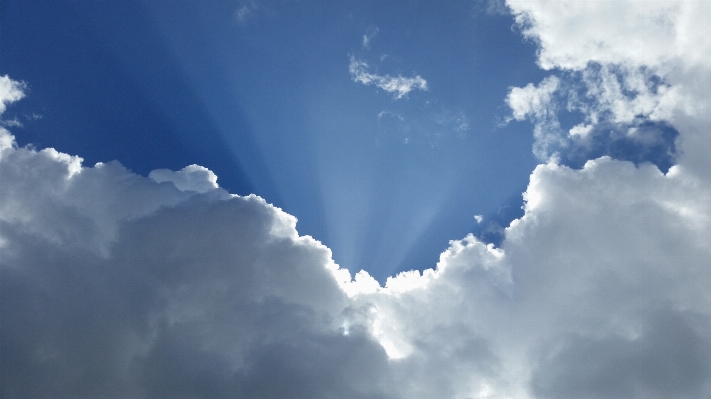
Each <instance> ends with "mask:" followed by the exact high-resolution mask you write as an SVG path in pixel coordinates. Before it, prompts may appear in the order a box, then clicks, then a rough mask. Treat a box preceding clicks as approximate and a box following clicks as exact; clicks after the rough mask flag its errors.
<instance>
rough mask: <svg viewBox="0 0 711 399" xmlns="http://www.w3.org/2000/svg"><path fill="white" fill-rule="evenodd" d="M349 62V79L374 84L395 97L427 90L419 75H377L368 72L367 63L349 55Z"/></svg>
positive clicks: (424, 81) (425, 82)
mask: <svg viewBox="0 0 711 399" xmlns="http://www.w3.org/2000/svg"><path fill="white" fill-rule="evenodd" d="M350 58H351V63H350V66H349V67H348V70H349V71H350V73H351V79H353V81H354V82H358V83H363V84H364V85H375V86H376V87H379V88H381V89H383V90H385V91H386V92H388V93H392V94H393V96H394V97H395V99H399V98H402V97H405V96H407V94H408V93H409V92H411V91H412V90H416V89H419V90H424V91H427V81H426V80H425V79H423V78H422V77H421V76H420V75H416V76H414V77H412V78H406V77H404V76H401V75H398V76H390V75H378V74H374V73H370V72H368V69H369V68H370V67H369V66H368V64H367V63H365V62H363V61H358V60H356V59H355V57H353V56H351V57H350Z"/></svg>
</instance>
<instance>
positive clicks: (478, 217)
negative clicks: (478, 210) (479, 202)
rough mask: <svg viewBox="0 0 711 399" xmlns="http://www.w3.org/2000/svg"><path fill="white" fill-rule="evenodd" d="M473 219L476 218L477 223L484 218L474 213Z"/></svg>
mask: <svg viewBox="0 0 711 399" xmlns="http://www.w3.org/2000/svg"><path fill="white" fill-rule="evenodd" d="M474 220H476V222H477V223H481V221H482V220H484V216H482V215H474Z"/></svg>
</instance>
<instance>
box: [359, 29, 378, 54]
mask: <svg viewBox="0 0 711 399" xmlns="http://www.w3.org/2000/svg"><path fill="white" fill-rule="evenodd" d="M379 30H380V29H378V28H375V27H372V28H368V31H367V32H365V35H363V47H364V48H366V49H369V48H370V42H371V41H372V40H373V39H375V36H377V35H378V31H379Z"/></svg>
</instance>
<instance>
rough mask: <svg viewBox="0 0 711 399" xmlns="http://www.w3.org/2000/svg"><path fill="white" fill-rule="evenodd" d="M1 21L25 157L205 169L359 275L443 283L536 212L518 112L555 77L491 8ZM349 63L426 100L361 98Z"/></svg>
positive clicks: (57, 8)
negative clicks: (458, 258) (527, 200)
mask: <svg viewBox="0 0 711 399" xmlns="http://www.w3.org/2000/svg"><path fill="white" fill-rule="evenodd" d="M3 18H4V19H3V32H2V33H3V46H2V49H1V51H2V53H1V56H2V58H1V60H2V68H3V73H8V74H9V75H10V76H13V77H14V78H15V79H20V80H23V81H25V82H28V84H29V91H28V93H29V95H28V97H27V100H26V101H23V102H22V103H20V104H18V106H17V107H16V108H14V109H13V110H12V111H13V112H14V113H15V114H16V115H18V116H19V118H20V119H22V121H23V125H24V126H23V128H22V129H20V130H18V131H17V134H16V136H17V139H18V142H19V143H20V144H27V143H32V144H33V145H35V146H37V147H38V148H43V147H54V148H56V149H58V150H60V151H64V152H68V153H71V154H81V156H82V157H83V158H84V159H85V162H86V164H88V165H92V164H94V163H96V162H107V161H110V160H114V159H115V160H118V161H119V162H121V163H122V164H123V165H125V166H126V167H127V168H129V169H131V170H132V171H134V172H135V173H138V174H141V175H144V176H145V175H147V174H148V172H150V171H151V170H153V169H158V168H170V169H175V170H177V169H180V168H182V167H183V166H185V165H189V164H199V165H203V166H205V167H207V168H209V169H211V170H212V171H214V172H215V173H216V174H217V175H218V177H219V184H220V186H221V187H223V188H225V189H227V190H228V191H230V192H232V193H237V194H242V195H245V194H249V193H256V194H258V195H260V196H262V197H263V198H265V199H266V200H267V201H268V202H270V203H273V204H275V205H276V206H278V207H281V208H282V209H284V210H285V211H286V212H288V213H290V214H292V215H295V216H296V217H298V218H299V225H298V226H299V227H298V228H299V231H300V232H301V233H302V234H309V235H312V236H313V237H315V238H316V239H318V240H321V241H322V242H324V243H325V244H326V245H328V246H329V247H330V248H332V250H333V251H334V257H335V260H336V261H337V262H338V263H339V264H341V265H342V266H344V267H347V268H349V269H350V270H351V271H353V272H356V271H358V270H360V269H365V270H368V271H369V272H371V273H372V274H373V275H375V276H377V277H378V279H384V278H385V277H387V276H390V275H393V274H394V273H395V272H398V271H401V270H409V269H413V268H414V269H420V270H422V269H424V268H429V267H432V266H433V265H434V264H435V263H436V262H437V259H438V257H439V254H440V252H442V250H444V249H445V248H446V247H447V245H448V242H449V240H452V239H456V238H458V237H462V236H464V235H466V233H468V232H475V233H477V234H479V235H482V236H484V235H485V236H486V237H485V238H486V239H488V240H494V241H497V242H498V241H500V237H501V236H500V233H498V234H494V233H493V232H494V231H496V230H495V229H492V226H491V225H490V223H497V225H501V226H506V225H507V224H508V222H509V221H510V220H511V219H513V217H518V216H520V215H521V214H522V211H521V209H520V208H521V206H522V199H521V193H522V192H523V191H524V190H525V187H526V184H527V182H528V174H529V173H530V170H531V169H532V168H533V166H534V165H535V163H536V161H535V159H534V157H533V155H532V153H531V145H532V137H531V135H530V125H528V124H525V123H511V124H509V125H506V126H503V124H502V122H503V121H504V120H505V118H506V117H507V116H508V114H509V113H510V111H509V110H508V108H507V107H506V104H505V102H504V100H505V97H506V94H507V92H508V89H509V87H510V86H520V85H525V84H526V83H528V82H531V81H538V80H540V79H541V78H542V77H543V74H542V73H541V71H540V70H539V68H537V67H536V65H535V50H536V49H535V45H534V43H532V42H531V41H525V40H522V37H521V35H520V32H519V31H517V29H515V28H514V27H513V19H512V17H511V16H510V15H505V14H496V13H491V10H490V9H489V8H487V6H486V5H485V4H482V3H477V2H469V1H459V2H446V3H443V4H440V3H434V2H407V3H405V4H402V3H398V2H346V1H344V2H341V1H339V2H333V3H325V2H243V3H239V2H237V3H235V2H232V1H229V2H207V3H196V2H135V1H130V2H120V3H115V2H68V3H67V2H49V3H42V4H40V3H34V2H13V1H8V2H4V4H3ZM365 37H368V39H367V45H366V43H364V40H365V39H364V38H365ZM352 59H354V60H357V61H359V62H364V63H367V65H368V72H370V73H374V74H380V75H392V76H402V77H407V78H410V77H414V76H421V77H422V78H423V79H424V80H426V85H427V90H426V91H425V90H418V89H415V90H413V91H411V92H409V93H407V95H405V96H402V98H397V97H396V95H393V94H392V93H389V92H386V91H385V90H383V89H380V88H378V87H376V86H374V85H364V84H361V83H358V82H356V81H354V80H353V77H352V75H351V74H350V72H349V65H350V63H351V60H352ZM32 115H35V116H37V117H38V118H32V117H31V116H32ZM23 118H24V119H23ZM474 215H483V216H484V221H483V222H482V223H481V224H479V223H477V222H476V220H475V219H474ZM487 226H488V228H487ZM484 231H487V233H484Z"/></svg>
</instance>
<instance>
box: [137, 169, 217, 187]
mask: <svg viewBox="0 0 711 399" xmlns="http://www.w3.org/2000/svg"><path fill="white" fill-rule="evenodd" d="M148 177H149V178H151V179H153V180H155V181H156V182H157V183H163V182H171V183H173V184H174V185H175V187H176V188H177V189H178V190H180V191H195V192H198V193H205V192H208V191H210V190H213V189H216V188H217V187H219V186H218V185H217V175H215V173H213V172H212V171H211V170H210V169H208V168H206V167H204V166H200V165H189V166H186V167H184V168H183V169H182V170H180V171H177V172H174V171H172V170H169V169H156V170H154V171H151V173H150V174H149V175H148Z"/></svg>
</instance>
